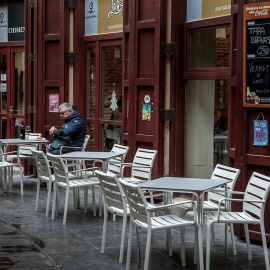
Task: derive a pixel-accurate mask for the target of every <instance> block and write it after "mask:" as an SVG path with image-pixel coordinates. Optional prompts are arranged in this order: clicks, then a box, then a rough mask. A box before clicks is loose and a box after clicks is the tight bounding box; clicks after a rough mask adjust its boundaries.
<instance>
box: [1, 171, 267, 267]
mask: <svg viewBox="0 0 270 270" xmlns="http://www.w3.org/2000/svg"><path fill="white" fill-rule="evenodd" d="M98 195H99V192H98V190H97V191H96V203H97V208H98V201H99V200H98V199H97V198H98ZM46 198H47V190H46V188H45V187H42V188H41V192H40V201H39V209H38V212H35V210H34V209H35V199H36V179H35V178H25V179H24V196H23V197H21V195H20V188H19V178H18V177H17V175H15V177H14V184H13V189H12V191H11V192H7V193H4V192H3V189H2V187H0V269H16V270H18V269H29V270H30V269H31V270H32V269H37V270H43V269H78V270H83V269H110V270H114V269H125V264H119V263H118V258H119V248H120V238H121V226H122V219H121V218H119V217H117V221H115V222H113V221H112V216H111V215H109V224H108V234H107V240H106V248H105V254H101V253H100V247H101V236H102V225H103V218H102V217H99V216H97V217H94V216H93V214H92V204H91V192H90V191H89V203H88V213H87V214H85V213H84V211H83V207H81V209H74V207H73V199H72V193H71V194H70V197H69V208H68V213H67V225H66V226H63V225H62V222H63V205H64V198H65V192H64V191H61V190H60V200H59V207H60V209H59V215H58V218H56V219H55V220H51V218H50V217H46V216H45V205H46ZM82 199H83V197H81V202H82V201H83V200H82ZM51 205H52V200H51ZM127 226H128V225H127ZM127 232H128V230H127ZM172 235H173V256H172V257H169V256H168V254H167V252H166V251H165V250H164V241H165V234H164V232H162V231H161V232H156V233H155V237H154V244H153V248H152V251H151V269H179V268H180V269H197V266H196V265H194V264H193V245H194V229H193V228H186V239H185V240H186V260H187V266H186V267H185V268H182V267H181V260H180V257H179V256H180V255H179V253H180V233H179V231H178V230H173V231H172ZM145 236H146V235H145V233H142V235H141V237H140V239H141V254H142V263H143V260H144V248H145V241H146V237H145ZM205 236H206V230H205V228H203V237H204V249H205ZM236 240H237V242H236V245H237V256H233V255H232V252H231V249H229V259H228V260H225V259H224V227H223V226H221V225H217V226H216V245H215V246H214V247H212V250H211V269H222V270H223V269H237V270H239V269H259V268H261V269H265V264H264V254H263V249H262V245H261V244H260V243H252V256H253V260H252V261H248V260H247V253H246V244H245V242H244V240H243V239H240V238H237V239H236ZM135 243H136V241H135V237H134V240H133V247H132V258H131V267H130V269H143V267H141V268H139V267H137V262H136V245H135ZM126 247H127V238H126V245H125V254H124V260H125V258H126ZM204 252H205V250H204Z"/></svg>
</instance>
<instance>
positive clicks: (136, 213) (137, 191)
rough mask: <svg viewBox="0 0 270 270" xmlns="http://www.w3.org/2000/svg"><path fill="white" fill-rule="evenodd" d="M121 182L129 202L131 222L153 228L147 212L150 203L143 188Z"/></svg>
mask: <svg viewBox="0 0 270 270" xmlns="http://www.w3.org/2000/svg"><path fill="white" fill-rule="evenodd" d="M119 182H120V183H121V185H122V187H123V190H124V192H125V194H126V197H127V200H128V205H129V211H130V221H131V222H135V223H137V224H140V225H142V226H143V225H144V224H147V225H148V226H151V216H150V214H149V213H148V212H147V211H146V207H147V206H148V203H147V201H146V199H145V197H144V195H143V192H142V190H141V188H140V187H139V186H138V185H134V184H131V183H128V182H127V181H125V180H121V179H120V180H119Z"/></svg>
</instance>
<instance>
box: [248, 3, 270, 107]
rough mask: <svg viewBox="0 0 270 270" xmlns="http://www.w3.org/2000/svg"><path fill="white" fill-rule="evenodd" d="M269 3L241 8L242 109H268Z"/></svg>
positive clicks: (269, 77) (269, 70) (269, 88)
mask: <svg viewBox="0 0 270 270" xmlns="http://www.w3.org/2000/svg"><path fill="white" fill-rule="evenodd" d="M269 25H270V2H261V3H255V4H249V5H245V6H244V38H243V40H244V44H243V71H244V75H243V105H244V106H245V107H270V64H269V58H270V29H269Z"/></svg>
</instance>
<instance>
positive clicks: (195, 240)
mask: <svg viewBox="0 0 270 270" xmlns="http://www.w3.org/2000/svg"><path fill="white" fill-rule="evenodd" d="M196 243H198V234H197V233H195V239H194V255H193V256H194V258H193V263H194V264H197V258H198V248H197V244H196Z"/></svg>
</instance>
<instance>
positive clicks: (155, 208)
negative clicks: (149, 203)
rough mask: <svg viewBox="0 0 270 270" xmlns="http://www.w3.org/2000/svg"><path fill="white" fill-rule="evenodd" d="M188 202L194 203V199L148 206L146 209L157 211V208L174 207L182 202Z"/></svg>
mask: <svg viewBox="0 0 270 270" xmlns="http://www.w3.org/2000/svg"><path fill="white" fill-rule="evenodd" d="M187 203H191V204H194V201H185V202H178V203H170V204H164V205H160V206H155V207H147V208H146V210H147V211H150V212H152V211H156V210H157V209H163V208H167V207H172V206H176V205H180V204H187Z"/></svg>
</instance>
